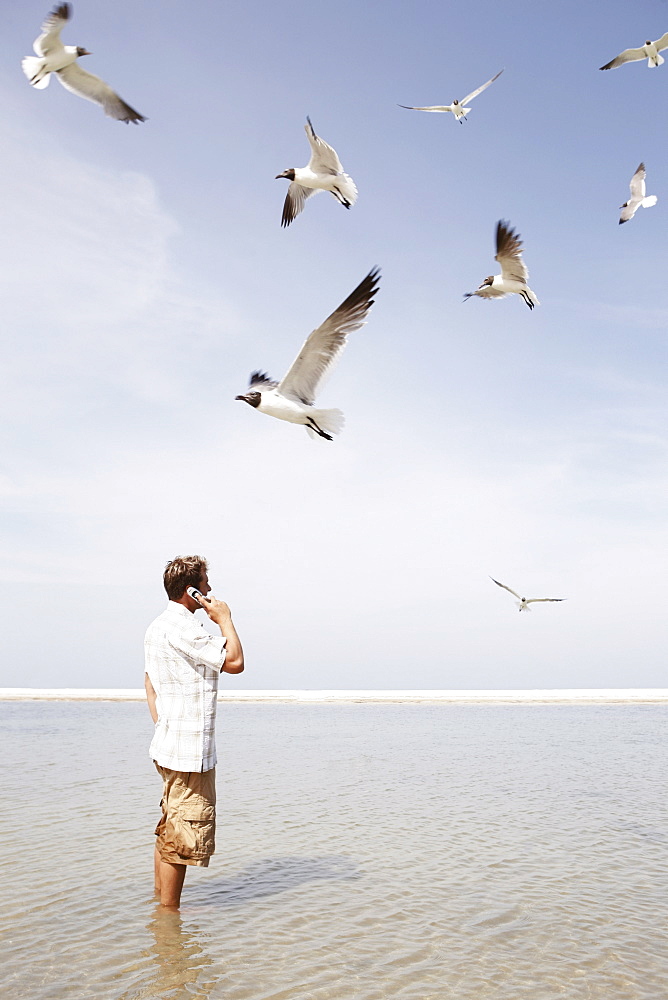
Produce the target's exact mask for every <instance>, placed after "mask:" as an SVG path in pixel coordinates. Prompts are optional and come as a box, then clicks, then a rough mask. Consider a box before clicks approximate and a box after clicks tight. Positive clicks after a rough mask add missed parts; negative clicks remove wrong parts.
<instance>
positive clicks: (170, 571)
mask: <svg viewBox="0 0 668 1000" xmlns="http://www.w3.org/2000/svg"><path fill="white" fill-rule="evenodd" d="M208 569H209V567H208V565H207V561H206V559H202V557H201V556H177V557H176V559H172V560H171V561H170V562H168V563H167V565H166V566H165V572H164V575H163V578H162V580H163V583H164V585H165V590H166V591H167V597H168V598H169V599H170V601H178V600H179V599H180V598H181V597H183V594H184V591H185V589H186V587H199V585H200V582H201V579H202V574H203V573H206V572H207V571H208Z"/></svg>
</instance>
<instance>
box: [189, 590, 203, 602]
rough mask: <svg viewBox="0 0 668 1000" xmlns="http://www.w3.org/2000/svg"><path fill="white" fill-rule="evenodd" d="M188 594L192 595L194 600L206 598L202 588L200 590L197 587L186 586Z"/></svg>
mask: <svg viewBox="0 0 668 1000" xmlns="http://www.w3.org/2000/svg"><path fill="white" fill-rule="evenodd" d="M186 594H187V595H188V597H192V599H193V601H200V600H201V601H203V600H204V594H203V593H202V591H201V590H198V589H197V587H186Z"/></svg>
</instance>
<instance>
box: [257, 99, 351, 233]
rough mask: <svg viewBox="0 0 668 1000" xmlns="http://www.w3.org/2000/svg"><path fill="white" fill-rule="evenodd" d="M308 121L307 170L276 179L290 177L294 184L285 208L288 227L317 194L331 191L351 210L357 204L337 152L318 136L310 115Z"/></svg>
mask: <svg viewBox="0 0 668 1000" xmlns="http://www.w3.org/2000/svg"><path fill="white" fill-rule="evenodd" d="M306 121H307V123H308V124H306V125H304V131H305V132H306V138H307V139H308V141H309V143H310V144H311V159H310V160H309V161H308V164H307V165H306V166H305V167H290V169H289V170H284V171H283V173H282V174H277V175H276V178H275V179H276V180H278V179H279V177H287V179H288V180H289V181H291V184H290V187H289V188H288V193H287V195H286V196H285V203H284V205H283V215H282V217H281V226H283V227H286V226H289V225H290V223H291V222H293V221H294V220H295V219H296V218H297V216H298V215H299V213H300V212H301V211H303V208H304V202H305V201H306V199H307V198H310V197H311V195H312V194H315V193H316V192H317V191H329V192H330V193H331V194H333V195H334V197H335V198H336V200H337V201H340V202H341V204H342V205H343V206H344V207H345V208H350V206H351V205H354V204H355V202H356V201H357V188H356V187H355V182H354V181H353V179H352V177H349V176H348V174H346V173H344V171H343V167H342V165H341V160H340V159H339V158H338V156H337V154H336V150H334V149H332V147H331V146H328V145H327V143H326V142H325V141H324V139H321V138H320V137H319V136H317V135H316V134H315V130H314V128H313V125H312V124H311V119H310V118H309V117H308V115H307V117H306Z"/></svg>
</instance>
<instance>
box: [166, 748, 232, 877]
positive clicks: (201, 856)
mask: <svg viewBox="0 0 668 1000" xmlns="http://www.w3.org/2000/svg"><path fill="white" fill-rule="evenodd" d="M153 763H154V764H155V766H156V768H157V771H158V774H160V776H161V777H162V780H163V782H164V788H163V792H162V800H161V802H160V805H161V807H162V816H161V817H160V822H159V823H158V825H157V826H156V828H155V835H156V837H157V838H158V839H157V841H156V847H157V849H158V852H159V854H160V857H161V858H162V860H163V861H168V862H169V863H170V864H173V865H199V866H200V867H201V868H207V867H208V864H209V858H210V857H211V855H212V854H213V852H214V851H215V849H216V840H215V838H216V769H215V767H212V768H211V770H209V771H203V772H199V771H172V770H170V768H168V767H161V765H160V764H156V762H155V761H153Z"/></svg>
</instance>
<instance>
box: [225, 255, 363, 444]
mask: <svg viewBox="0 0 668 1000" xmlns="http://www.w3.org/2000/svg"><path fill="white" fill-rule="evenodd" d="M379 281H380V270H379V269H378V268H377V267H375V268H373V269H372V270H371V271H369V273H368V274H367V276H366V278H364V279H363V280H362V281H361V282H360V283H359V285H358V286H357V288H356V289H355V291H354V292H351V294H350V295H349V296H348V298H347V299H346V300H345V302H342V303H341V305H340V306H339V308H338V309H335V310H334V312H333V313H332V315H331V316H328V318H327V319H326V320H325V322H324V323H321V324H320V326H319V327H317V329H315V330H314V331H313V333H311V334H310V335H309V336H308V337H307V338H306V340H305V342H304V344H303V346H302V348H301V350H300V352H299V354H298V355H297V357H296V359H295V361H294V362H293V363H292V365H291V367H290V368H289V369H288V371H287V374H286V375H284V376H283V379H282V380H281V381H280V382H274V381H272V379H270V378H269V376H268V375H267V374H266V372H261V371H255V372H253V373H252V374H251V377H250V384H249V386H248V392H246V393H245V394H244V395H243V396H235V399H242V400H243V401H244V402H245V403H248V404H249V406H253V407H255V409H257V410H259V411H260V413H268V414H269V416H270V417H278V419H279V420H288V421H290V423H292V424H303V425H304V426H305V427H306V431H307V433H308V435H309V437H312V438H315V437H316V435H319V436H320V437H322V438H325V440H327V441H331V440H332V435H333V434H338V432H339V431H340V430H341V428H342V427H343V423H344V420H343V414H342V413H341V410H316V409H315V408H314V404H315V395H316V392H317V389H318V384H319V382H320V381H321V379H322V378H323V376H324V375H325V374H326V372H327V371H328V370H329V369H330V368H331V367H332V365H333V364H334V362H335V361H336V359H337V358H338V356H339V355H340V354H341V352H342V351H343V348H344V347H345V345H346V338H347V336H348V334H349V333H352V332H353V330H359V328H360V327H361V326H363V325H364V323H365V322H366V314H367V312H368V311H369V309H370V308H371V306H372V305H373V302H374V295H375V294H376V292H377V291H378V282H379Z"/></svg>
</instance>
